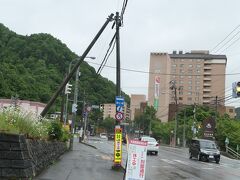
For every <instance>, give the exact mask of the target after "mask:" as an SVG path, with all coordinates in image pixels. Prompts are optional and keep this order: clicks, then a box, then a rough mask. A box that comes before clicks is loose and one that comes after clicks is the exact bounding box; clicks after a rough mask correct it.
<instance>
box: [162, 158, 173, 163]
mask: <svg viewBox="0 0 240 180" xmlns="http://www.w3.org/2000/svg"><path fill="white" fill-rule="evenodd" d="M161 160H162V161H164V162H166V163H169V164H174V162H173V161H170V160H168V159H161Z"/></svg>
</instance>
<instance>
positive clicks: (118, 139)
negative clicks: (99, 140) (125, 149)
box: [113, 96, 124, 167]
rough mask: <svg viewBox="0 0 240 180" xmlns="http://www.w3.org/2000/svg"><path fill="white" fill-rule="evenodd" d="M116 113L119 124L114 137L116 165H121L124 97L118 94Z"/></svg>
mask: <svg viewBox="0 0 240 180" xmlns="http://www.w3.org/2000/svg"><path fill="white" fill-rule="evenodd" d="M115 104H116V114H115V119H116V121H117V125H116V126H115V138H114V166H113V167H120V166H121V162H122V128H121V127H120V125H119V124H120V122H121V121H122V120H123V119H124V114H123V107H124V98H123V97H121V96H116V99H115Z"/></svg>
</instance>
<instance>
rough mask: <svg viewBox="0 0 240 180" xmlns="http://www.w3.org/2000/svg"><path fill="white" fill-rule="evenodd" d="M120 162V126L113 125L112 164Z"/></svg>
mask: <svg viewBox="0 0 240 180" xmlns="http://www.w3.org/2000/svg"><path fill="white" fill-rule="evenodd" d="M121 162H122V128H120V127H119V126H116V127H115V137H114V164H121Z"/></svg>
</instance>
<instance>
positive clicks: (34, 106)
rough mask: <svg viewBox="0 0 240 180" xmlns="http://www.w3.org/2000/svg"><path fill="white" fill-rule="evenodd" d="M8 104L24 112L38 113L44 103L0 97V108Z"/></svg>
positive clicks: (43, 106)
mask: <svg viewBox="0 0 240 180" xmlns="http://www.w3.org/2000/svg"><path fill="white" fill-rule="evenodd" d="M10 106H13V107H18V108H20V109H21V110H23V111H25V112H32V113H33V114H36V115H40V114H41V112H42V111H43V109H44V108H45V106H46V104H44V103H40V102H34V101H28V100H17V99H0V108H4V107H10Z"/></svg>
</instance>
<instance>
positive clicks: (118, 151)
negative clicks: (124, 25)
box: [112, 12, 122, 169]
mask: <svg viewBox="0 0 240 180" xmlns="http://www.w3.org/2000/svg"><path fill="white" fill-rule="evenodd" d="M115 25H116V37H115V38H116V65H117V66H116V97H117V96H118V97H119V96H121V79H120V35H119V28H120V26H121V19H120V16H119V12H116V16H115ZM117 111H118V110H117V107H116V114H117ZM115 125H116V126H115V130H114V132H115V133H116V130H117V129H120V122H119V121H117V119H116V122H115ZM118 134H122V131H120V132H119V131H118ZM114 136H115V138H114V139H115V140H114V164H113V167H112V168H114V169H115V168H116V169H118V168H120V167H121V161H122V145H121V142H117V141H118V140H119V139H118V138H117V136H116V134H114ZM121 138H122V135H121ZM119 143H120V147H119V145H118V144H119ZM115 147H118V148H117V149H116V148H115ZM115 157H118V160H117V161H116V160H115Z"/></svg>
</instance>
